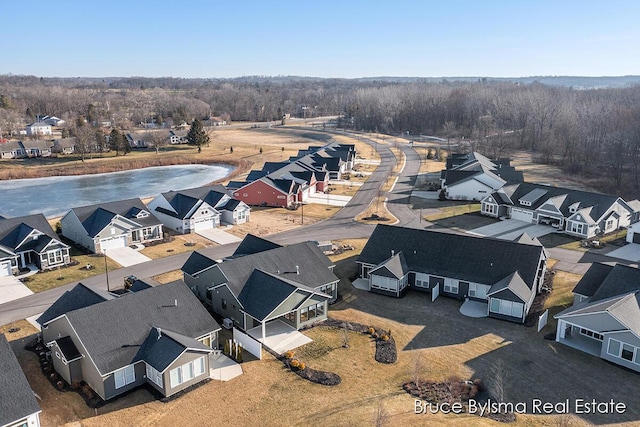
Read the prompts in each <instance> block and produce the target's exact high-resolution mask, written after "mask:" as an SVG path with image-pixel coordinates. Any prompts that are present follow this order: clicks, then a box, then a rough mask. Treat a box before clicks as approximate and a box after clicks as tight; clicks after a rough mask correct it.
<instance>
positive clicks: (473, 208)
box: [424, 203, 480, 221]
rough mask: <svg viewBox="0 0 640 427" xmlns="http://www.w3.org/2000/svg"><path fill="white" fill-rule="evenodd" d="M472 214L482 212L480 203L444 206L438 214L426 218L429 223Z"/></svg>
mask: <svg viewBox="0 0 640 427" xmlns="http://www.w3.org/2000/svg"><path fill="white" fill-rule="evenodd" d="M472 212H480V204H479V203H469V204H466V205H457V206H443V207H441V208H439V209H438V211H437V212H434V213H431V214H428V215H425V216H424V219H426V220H427V221H437V220H439V219H444V218H450V217H453V216H458V215H464V214H468V213H472Z"/></svg>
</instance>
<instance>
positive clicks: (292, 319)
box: [284, 311, 296, 325]
mask: <svg viewBox="0 0 640 427" xmlns="http://www.w3.org/2000/svg"><path fill="white" fill-rule="evenodd" d="M284 318H285V319H287V320H288V321H289V322H291V323H293V324H294V325H295V324H296V312H295V311H292V312H289V313H287V314H285V315H284Z"/></svg>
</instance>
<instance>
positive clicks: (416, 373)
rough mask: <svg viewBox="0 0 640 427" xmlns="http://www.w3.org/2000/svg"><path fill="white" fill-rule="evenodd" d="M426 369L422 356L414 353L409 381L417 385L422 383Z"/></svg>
mask: <svg viewBox="0 0 640 427" xmlns="http://www.w3.org/2000/svg"><path fill="white" fill-rule="evenodd" d="M426 367H427V364H426V363H425V360H424V357H423V355H422V354H420V353H417V352H416V353H415V354H414V355H413V358H412V359H411V380H412V381H413V383H414V384H416V385H418V384H419V383H420V381H422V374H423V373H424V370H425V368H426Z"/></svg>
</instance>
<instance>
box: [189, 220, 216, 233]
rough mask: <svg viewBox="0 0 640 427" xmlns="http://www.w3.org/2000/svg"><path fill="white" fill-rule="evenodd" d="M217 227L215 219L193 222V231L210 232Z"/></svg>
mask: <svg viewBox="0 0 640 427" xmlns="http://www.w3.org/2000/svg"><path fill="white" fill-rule="evenodd" d="M215 226H216V225H215V221H214V220H213V218H205V219H197V220H195V221H194V222H193V231H200V230H210V229H212V228H214V227H215Z"/></svg>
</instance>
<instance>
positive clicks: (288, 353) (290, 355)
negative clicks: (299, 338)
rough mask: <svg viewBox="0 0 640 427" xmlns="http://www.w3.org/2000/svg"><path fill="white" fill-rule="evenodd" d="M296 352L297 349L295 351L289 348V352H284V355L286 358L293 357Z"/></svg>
mask: <svg viewBox="0 0 640 427" xmlns="http://www.w3.org/2000/svg"><path fill="white" fill-rule="evenodd" d="M294 354H296V352H295V351H293V350H289V351H287V352H286V353H285V354H284V357H285V358H286V359H293V355H294Z"/></svg>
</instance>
